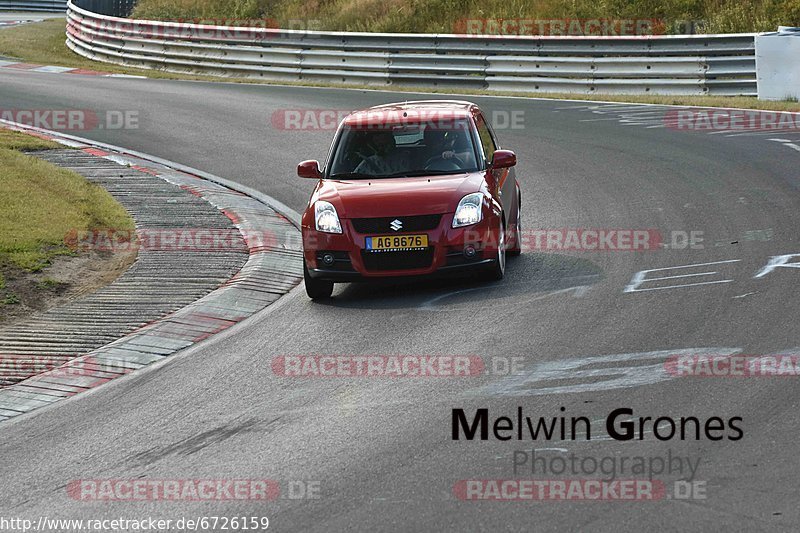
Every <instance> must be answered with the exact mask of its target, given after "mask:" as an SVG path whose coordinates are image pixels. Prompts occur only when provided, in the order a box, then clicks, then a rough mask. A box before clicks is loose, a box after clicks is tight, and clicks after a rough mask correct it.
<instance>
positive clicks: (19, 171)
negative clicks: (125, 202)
mask: <svg viewBox="0 0 800 533" xmlns="http://www.w3.org/2000/svg"><path fill="white" fill-rule="evenodd" d="M25 137H28V138H27V139H26V138H25ZM56 146H58V145H56V144H54V143H50V142H48V141H44V140H42V139H38V138H36V137H29V136H26V135H23V134H19V133H16V132H8V131H6V130H0V168H2V169H3V175H2V187H3V193H2V195H0V263H2V264H4V265H10V266H12V267H16V268H20V269H23V270H27V271H30V272H36V271H39V270H41V269H42V268H44V267H45V266H47V265H48V264H49V262H50V260H51V259H53V258H54V257H56V256H58V255H65V254H71V253H72V251H71V250H70V249H69V248H68V247H67V246H66V245H65V243H64V237H65V235H67V233H68V232H70V231H71V230H76V231H78V232H80V231H87V230H92V229H97V228H109V227H110V228H120V229H133V227H134V224H133V220H132V219H131V217H130V215H128V213H127V212H126V211H125V209H123V207H122V206H121V205H120V204H118V203H117V202H116V201H115V200H114V199H113V198H112V196H111V195H110V194H109V193H108V192H107V191H106V190H105V189H103V188H101V187H99V186H97V185H93V184H91V183H89V182H88V181H86V179H85V178H83V177H82V176H79V175H78V174H76V173H74V172H71V171H68V170H65V169H62V168H59V167H56V166H55V165H52V164H50V163H47V162H45V161H42V160H40V159H37V158H35V157H33V156H30V155H26V154H24V153H22V152H20V151H19V150H20V149H47V148H54V147H56Z"/></svg>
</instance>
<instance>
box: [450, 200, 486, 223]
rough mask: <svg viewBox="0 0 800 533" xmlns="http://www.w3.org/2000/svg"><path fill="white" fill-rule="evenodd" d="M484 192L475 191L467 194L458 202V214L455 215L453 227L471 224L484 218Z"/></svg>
mask: <svg viewBox="0 0 800 533" xmlns="http://www.w3.org/2000/svg"><path fill="white" fill-rule="evenodd" d="M482 205H483V193H480V192H474V193H472V194H468V195H466V196H465V197H464V198H462V199H461V201H460V202H458V207H456V215H455V216H454V217H453V227H454V228H460V227H462V226H471V225H472V224H477V223H478V222H480V221H481V220H483V209H481V206H482Z"/></svg>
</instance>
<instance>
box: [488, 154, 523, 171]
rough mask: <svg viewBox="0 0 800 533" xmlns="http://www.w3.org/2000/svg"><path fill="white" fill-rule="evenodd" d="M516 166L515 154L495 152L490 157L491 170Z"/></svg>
mask: <svg viewBox="0 0 800 533" xmlns="http://www.w3.org/2000/svg"><path fill="white" fill-rule="evenodd" d="M516 164H517V154H515V153H514V152H512V151H511V150H495V152H494V155H493V156H492V170H496V169H499V168H510V167H513V166H514V165H516Z"/></svg>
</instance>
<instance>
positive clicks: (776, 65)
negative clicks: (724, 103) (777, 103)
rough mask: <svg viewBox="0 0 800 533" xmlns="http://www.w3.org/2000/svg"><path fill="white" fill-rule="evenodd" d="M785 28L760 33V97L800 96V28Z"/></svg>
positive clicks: (758, 72)
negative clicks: (776, 31) (773, 31)
mask: <svg viewBox="0 0 800 533" xmlns="http://www.w3.org/2000/svg"><path fill="white" fill-rule="evenodd" d="M781 30H783V31H779V32H778V33H769V34H765V35H756V77H757V78H758V98H759V99H760V100H784V99H786V98H797V99H800V29H798V28H781ZM792 30H797V31H792Z"/></svg>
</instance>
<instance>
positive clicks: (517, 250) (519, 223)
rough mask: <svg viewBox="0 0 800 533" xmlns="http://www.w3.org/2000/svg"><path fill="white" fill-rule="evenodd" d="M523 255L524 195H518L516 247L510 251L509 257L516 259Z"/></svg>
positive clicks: (515, 228) (515, 230) (515, 232)
mask: <svg viewBox="0 0 800 533" xmlns="http://www.w3.org/2000/svg"><path fill="white" fill-rule="evenodd" d="M521 253H522V194H518V195H517V223H516V225H515V227H514V247H513V248H510V249H509V250H508V255H509V256H511V257H516V256H518V255H520V254H521Z"/></svg>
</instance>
